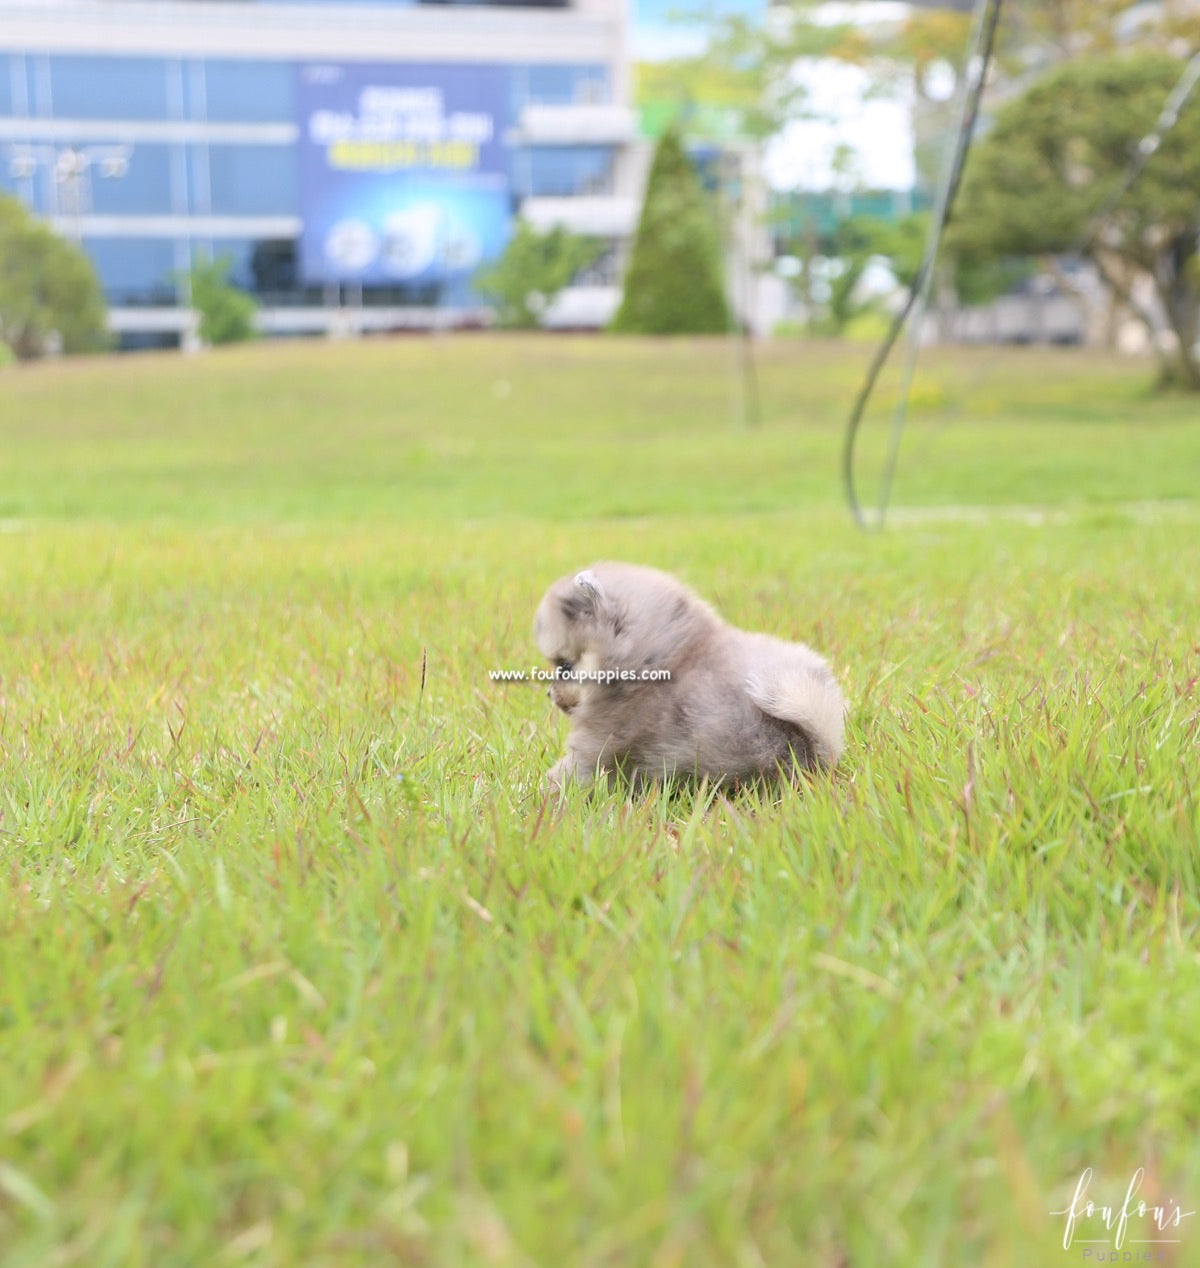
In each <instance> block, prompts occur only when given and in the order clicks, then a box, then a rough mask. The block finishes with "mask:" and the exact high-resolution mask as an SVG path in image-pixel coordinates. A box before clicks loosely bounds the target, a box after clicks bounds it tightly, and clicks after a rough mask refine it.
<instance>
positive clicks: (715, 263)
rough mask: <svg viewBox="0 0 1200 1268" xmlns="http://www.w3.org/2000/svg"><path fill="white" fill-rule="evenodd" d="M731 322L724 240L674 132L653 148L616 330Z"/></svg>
mask: <svg viewBox="0 0 1200 1268" xmlns="http://www.w3.org/2000/svg"><path fill="white" fill-rule="evenodd" d="M728 327H729V309H728V306H727V305H726V302H725V288H724V282H723V270H722V257H721V241H720V232H719V228H718V222H717V216H716V212H715V209H714V208H713V206H712V205H711V202H710V200H709V199H708V198H707V197H706V195H705V193H704V190H703V189H702V188H701V186H700V182H699V180H698V179H697V177H696V173H695V171H694V169H693V168H692V164H691V162H690V160H689V159H688V156H687V154H686V153H685V151H684V148H683V142H682V141H681V140H680V137H679V134H678V133H677V132H676V131H674V130H673V129H670V130H668V131H667V132H665V133H663V136H662V139H661V140H660V141H659V143H658V149H657V150H656V151H655V154H654V162H653V164H652V165H651V168H650V176H649V179H648V180H647V182H646V197H645V201H644V202H643V204H642V215H641V219H640V221H639V222H638V228H637V236H636V237H635V239H634V243H633V254H632V256H631V258H630V261H629V268H628V270H627V271H626V273H625V290H624V294H623V295H622V298H621V306H620V308H619V309H618V310H617V314H616V316H615V317H614V319H613V329H614V330H617V331H621V332H625V333H630V334H646V335H672V334H707V333H719V332H723V331H725V330H727V329H728Z"/></svg>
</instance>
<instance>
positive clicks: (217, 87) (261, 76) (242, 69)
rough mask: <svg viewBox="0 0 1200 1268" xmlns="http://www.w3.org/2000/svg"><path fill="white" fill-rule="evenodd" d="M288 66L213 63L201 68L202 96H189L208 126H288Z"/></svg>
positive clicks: (291, 103)
mask: <svg viewBox="0 0 1200 1268" xmlns="http://www.w3.org/2000/svg"><path fill="white" fill-rule="evenodd" d="M292 76H293V70H292V63H291V62H265V61H234V60H228V61H225V60H219V61H218V60H213V61H208V62H205V64H204V80H205V82H204V93H203V100H201V94H200V93H199V92H197V91H196V90H195V89H194V88H193V90H192V92H191V93H190V96H191V99H192V100H191V105H192V109H193V111H197V110H199V109H200V108H201V106H202V105H203V108H204V109H205V111H206V114H205V117H206V118H207V119H208V120H209V121H210V122H212V123H292V122H294V120H295V104H294V101H293V94H292Z"/></svg>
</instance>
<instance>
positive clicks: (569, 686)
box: [533, 569, 613, 713]
mask: <svg viewBox="0 0 1200 1268" xmlns="http://www.w3.org/2000/svg"><path fill="white" fill-rule="evenodd" d="M612 633H613V610H612V605H611V603H610V601H609V598H608V596H607V594H606V593H605V591H604V588H603V586H602V585H601V584H600V579H599V577H597V576H596V574H595V573H594V572H593V571H592V570H591V569H585V570H584V571H583V572H578V573H575V574H574V575H573V576H569V577H560V578H559V579H558V580H557V581H556V582H555V583H554V584H553V585H552V586H551V587H550V589H549V590H547V591H546V593H545V595H543V596H542V601H541V603H539V604H538V610H537V615H536V616H535V617H534V622H533V635H534V638H535V639H536V641H537V646H538V651H540V652H541V653H542V655H543V656H545V658H546V659H547V660H548V661H549V662H550V664H551V665H552V666H553V667H554V671H555V675H556V677H555V680H554V682H553V683H552V684H551V686H550V690H549V692H548V693H547V694H548V695H549V696H550V699H551V700H552V701H553V702H554V704H555V705H556V706H557V707H558V708H560V709H561V710H562V711H563V712H564V713H570V712H571V711H572V710H573V709H575V707H576V706H577V705H578V704H579V702H580V701H581V700H582V699H583V698H584V697H585V696H586V695H587V693H588V691H589V687H590V685H594V684H589V682H588V678H587V675H588V673H589V672H590V671H595V670H596V669H598V668H600V667H601V666H602V665H603V664H604V663H605V661H606V660H607V651H608V648H609V645H610V644H611V640H612Z"/></svg>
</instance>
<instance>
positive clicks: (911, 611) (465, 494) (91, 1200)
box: [0, 337, 1200, 1268]
mask: <svg viewBox="0 0 1200 1268" xmlns="http://www.w3.org/2000/svg"><path fill="white" fill-rule="evenodd" d="M867 351H868V350H864V349H855V348H839V347H837V346H832V345H831V346H819V345H818V346H814V345H804V344H798V343H797V344H776V345H773V346H771V347H769V348H766V349H764V350H763V351H762V353H761V359H760V366H759V372H760V377H761V385H760V386H761V395H762V404H763V410H762V413H763V418H762V423H761V425H760V426H759V427H757V428H753V429H745V428H739V427H738V426H736V425H735V419H736V414H737V410H736V408H735V405H736V396H735V394H734V393H733V392H732V390H731V389H732V382H733V379H732V369H733V363H732V359H731V356H730V353H729V351H728V349H727V348H726V347H725V346H724V345H723V344H720V343H706V342H703V341H697V342H689V341H680V342H662V343H659V342H622V341H618V340H610V339H596V340H583V339H579V340H575V339H544V340H520V339H502V338H492V337H464V338H461V339H411V340H401V341H392V342H367V343H360V344H350V345H335V344H309V343H305V344H299V343H298V344H293V345H270V346H268V345H263V346H257V347H251V348H245V349H238V350H233V351H229V352H225V353H220V354H209V355H206V356H204V357H200V358H195V359H190V360H189V359H180V358H175V357H130V358H124V359H117V358H114V359H108V360H98V361H90V362H80V363H75V364H60V365H44V366H37V367H33V368H18V367H8V368H6V369H4V370H3V371H0V875H2V876H3V884H2V885H0V1264H3V1265H4V1266H5V1268H10V1266H13V1265H30V1266H31V1268H42V1266H43V1265H76V1264H77V1265H86V1266H87V1268H93V1266H98V1268H106V1266H109V1265H111V1266H112V1268H128V1266H131V1265H147V1266H153V1268H159V1266H162V1265H169V1266H174V1265H207V1264H235V1263H244V1264H255V1265H292V1264H297V1265H300V1264H302V1265H330V1266H334V1265H357V1264H362V1265H377V1264H413V1265H429V1266H437V1268H440V1266H442V1265H464V1266H468V1265H471V1266H473V1265H539V1266H542V1265H544V1266H546V1268H557V1266H559V1265H586V1266H588V1268H593V1266H595V1268H601V1266H606V1268H607V1266H613V1268H617V1266H622V1268H623V1266H625V1265H631V1266H632V1265H636V1266H641V1265H647V1266H653V1268H668V1266H673V1265H681V1266H688V1268H690V1266H691V1265H700V1266H702V1268H707V1266H708V1265H713V1266H725V1265H736V1266H739V1268H741V1266H743V1265H745V1266H746V1268H757V1266H760V1265H769V1266H770V1268H777V1266H783V1268H790V1266H791V1265H801V1264H813V1265H821V1266H822V1268H835V1266H842V1265H855V1266H858V1265H877V1264H889V1265H890V1264H896V1265H943V1264H983V1265H998V1266H1007V1265H1015V1264H1033V1265H1054V1264H1058V1263H1063V1264H1068V1263H1087V1262H1089V1260H1088V1259H1087V1258H1085V1253H1089V1252H1090V1253H1091V1256H1092V1262H1099V1260H1098V1259H1097V1258H1096V1253H1097V1252H1098V1251H1101V1250H1103V1251H1104V1252H1105V1253H1106V1254H1107V1253H1109V1252H1110V1251H1112V1250H1113V1245H1114V1244H1116V1243H1117V1242H1120V1241H1123V1245H1122V1246H1121V1250H1120V1252H1119V1255H1118V1260H1117V1262H1146V1261H1143V1260H1138V1259H1136V1258H1130V1259H1124V1260H1121V1258H1120V1256H1122V1255H1125V1254H1130V1255H1135V1256H1136V1255H1150V1254H1157V1253H1159V1252H1161V1253H1162V1255H1163V1257H1164V1258H1163V1259H1162V1260H1160V1261H1158V1262H1167V1263H1171V1264H1173V1265H1175V1266H1176V1268H1178V1266H1180V1265H1188V1264H1200V1215H1194V1216H1187V1217H1182V1218H1180V1220H1179V1221H1178V1224H1176V1223H1174V1222H1173V1221H1172V1220H1171V1219H1170V1216H1171V1213H1172V1212H1173V1211H1175V1210H1177V1209H1180V1208H1182V1210H1183V1211H1186V1212H1193V1211H1198V1210H1200V1055H1198V1047H1200V800H1198V798H1200V791H1198V790H1200V759H1198V757H1197V752H1198V749H1200V743H1198V735H1197V731H1198V724H1200V693H1198V692H1197V687H1196V683H1197V677H1198V675H1200V496H1198V492H1197V483H1198V478H1200V403H1198V402H1196V401H1194V400H1188V399H1186V398H1183V397H1162V398H1156V397H1153V396H1151V395H1149V394H1148V390H1147V384H1148V382H1149V380H1150V378H1151V371H1150V370H1149V368H1148V367H1146V366H1142V365H1138V364H1136V363H1132V364H1131V363H1129V362H1125V361H1117V360H1114V359H1112V358H1110V357H1105V356H1100V355H1090V354H1082V353H1078V352H1074V353H1067V352H1033V351H1029V352H1013V351H1006V352H1002V353H995V352H990V351H984V352H978V353H966V352H962V351H944V352H940V353H931V354H929V355H927V356H926V357H924V358H923V361H922V365H921V369H920V371H919V373H918V377H917V383H916V391H915V396H914V404H913V409H912V416H911V421H910V424H909V427H908V429H907V431H906V433H905V440H904V447H903V449H902V452H901V459H900V468H899V475H898V479H897V482H896V486H895V491H894V500H895V503H896V510H895V513H894V514H893V515H892V518H891V520H890V524H889V527H888V529H887V531H885V532H883V533H878V534H870V535H864V534H860V533H858V532H857V531H856V530H855V529H854V528H853V527H852V525H851V524H850V521H849V519H848V516H847V514H846V513H845V511H844V510H843V509H842V508H841V506H840V502H839V499H840V485H839V474H838V456H839V449H840V444H841V426H842V424H843V421H844V418H845V415H846V413H847V412H848V409H849V405H850V401H851V399H852V396H853V392H854V390H855V388H856V387H857V384H858V379H859V375H860V373H861V370H862V366H863V362H864V360H865V357H866V355H867ZM888 406H889V401H888V399H887V397H886V394H885V396H884V397H883V398H882V399H881V401H880V403H879V405H878V407H877V409H876V411H875V414H874V416H873V418H872V420H871V424H870V427H869V432H868V435H867V436H866V437H865V439H864V446H863V465H862V472H861V480H862V484H863V486H864V496H865V498H866V500H868V501H869V500H870V497H871V491H872V488H873V484H872V481H873V480H874V478H875V473H876V472H877V470H878V466H879V460H880V458H881V456H882V454H883V451H884V442H885V433H886V424H887V417H886V416H887V410H888ZM602 557H609V558H625V559H630V560H635V561H641V562H647V563H652V564H655V565H657V566H660V567H664V568H667V569H669V570H670V571H673V572H676V573H678V574H679V575H681V576H682V577H683V578H685V579H686V580H687V581H689V582H690V583H692V584H693V585H694V586H696V588H697V589H699V590H700V591H701V593H702V594H704V595H705V596H706V597H708V598H709V599H711V600H712V601H713V602H714V603H716V605H717V606H718V607H719V608H720V610H721V611H722V612H723V613H724V615H726V616H727V617H729V618H730V619H731V620H733V621H735V622H737V623H738V624H740V625H743V626H747V627H752V628H761V629H764V630H769V631H771V632H774V633H777V634H781V635H784V636H790V637H796V638H802V639H805V640H806V641H810V642H812V643H813V644H814V645H815V646H816V647H818V648H819V649H820V650H821V651H823V652H824V653H825V654H826V655H827V656H828V657H829V658H830V659H831V661H832V662H833V664H834V665H835V667H836V668H837V670H838V672H839V676H840V677H841V680H842V682H843V685H844V688H845V690H846V693H847V695H848V697H849V698H850V701H851V706H852V715H851V719H850V723H849V727H848V735H847V740H848V743H847V752H846V756H845V758H844V759H843V762H842V764H841V766H840V767H839V768H838V770H837V771H836V772H835V774H834V775H833V777H832V778H831V779H828V780H825V779H818V780H815V781H814V782H813V783H812V785H811V787H808V788H806V789H805V790H804V791H803V792H802V793H791V792H789V793H788V794H786V795H784V796H782V797H781V798H780V800H779V801H778V802H777V803H776V804H772V802H771V800H770V799H769V798H763V797H756V796H751V795H747V796H742V797H739V798H737V799H736V800H732V801H728V800H725V799H723V798H720V797H714V796H712V795H711V794H704V793H700V794H697V795H692V796H687V795H674V796H665V795H656V796H649V797H646V798H644V799H641V800H636V801H626V800H624V799H622V798H619V797H614V798H609V799H603V798H597V799H592V800H588V799H585V798H582V797H580V796H578V794H575V795H573V796H572V797H571V798H570V799H569V800H568V801H567V803H566V804H565V805H564V806H563V807H561V808H559V809H556V807H555V806H554V805H553V804H548V803H547V801H546V799H545V798H544V797H543V794H542V791H541V777H542V775H543V773H544V771H545V770H546V769H547V767H548V766H549V765H550V764H551V763H552V762H553V761H554V760H555V759H556V757H557V756H558V755H559V753H560V752H561V744H562V738H563V732H564V728H563V724H562V722H561V721H560V720H559V719H558V718H557V717H555V716H553V715H552V711H551V709H550V707H549V704H548V702H547V701H546V700H545V698H544V696H543V694H542V693H541V691H540V690H538V689H535V688H534V687H522V686H499V685H496V684H493V683H491V682H489V680H488V670H489V669H503V668H528V667H530V666H531V665H533V664H534V663H535V662H536V652H535V649H534V647H533V642H532V636H531V630H530V625H531V621H532V615H533V610H534V607H535V605H536V603H537V600H538V598H539V596H540V595H541V593H542V591H543V590H544V589H545V587H546V585H547V584H548V583H549V582H550V581H551V580H553V579H554V578H555V577H556V576H558V575H560V574H561V573H563V572H565V571H567V570H569V569H571V568H573V567H577V566H582V565H583V564H586V563H588V562H590V561H592V560H593V559H596V558H602ZM1086 1168H1091V1169H1092V1172H1093V1175H1092V1179H1091V1182H1090V1187H1089V1189H1088V1191H1087V1194H1086V1198H1087V1200H1092V1201H1094V1202H1095V1203H1096V1206H1097V1207H1099V1206H1101V1205H1105V1206H1113V1207H1117V1208H1119V1207H1120V1206H1121V1205H1122V1203H1123V1202H1124V1200H1125V1197H1126V1192H1127V1190H1128V1189H1129V1187H1130V1182H1131V1177H1133V1176H1134V1174H1135V1172H1136V1171H1137V1170H1138V1169H1139V1168H1144V1176H1143V1178H1142V1180H1141V1189H1140V1192H1139V1193H1138V1194H1137V1196H1136V1197H1135V1198H1134V1200H1133V1202H1132V1203H1131V1204H1130V1205H1131V1209H1133V1208H1136V1203H1137V1201H1139V1200H1145V1201H1147V1203H1148V1204H1149V1205H1150V1206H1158V1207H1160V1208H1161V1209H1162V1211H1163V1220H1162V1222H1164V1223H1166V1225H1167V1226H1166V1228H1165V1229H1164V1230H1163V1231H1159V1229H1158V1227H1157V1225H1156V1224H1155V1222H1154V1220H1153V1219H1152V1218H1151V1216H1150V1214H1149V1213H1147V1214H1146V1215H1144V1216H1140V1215H1138V1214H1137V1212H1136V1209H1133V1214H1132V1215H1131V1217H1130V1219H1129V1220H1128V1223H1127V1226H1126V1227H1125V1228H1124V1229H1121V1228H1118V1227H1117V1226H1115V1225H1114V1227H1113V1228H1112V1229H1111V1230H1108V1229H1106V1228H1105V1227H1104V1224H1103V1222H1102V1220H1101V1218H1100V1215H1099V1212H1097V1213H1096V1215H1095V1216H1094V1217H1093V1218H1091V1219H1090V1220H1089V1219H1088V1218H1086V1217H1085V1216H1082V1215H1081V1218H1080V1219H1079V1221H1078V1222H1077V1223H1076V1225H1075V1227H1074V1230H1073V1244H1072V1245H1071V1247H1070V1248H1069V1249H1064V1246H1063V1242H1064V1234H1065V1231H1066V1224H1067V1220H1066V1218H1065V1216H1063V1215H1054V1214H1051V1212H1052V1211H1061V1210H1064V1209H1065V1208H1067V1207H1069V1206H1070V1205H1071V1203H1072V1199H1073V1197H1074V1195H1075V1192H1076V1188H1077V1185H1078V1184H1079V1183H1080V1177H1081V1175H1082V1173H1083V1172H1084V1170H1085V1169H1086ZM1080 1205H1081V1206H1082V1204H1080ZM1085 1238H1091V1239H1106V1240H1107V1241H1108V1242H1109V1243H1110V1244H1109V1245H1101V1244H1100V1243H1099V1242H1097V1241H1091V1242H1085V1241H1084V1240H1083V1239H1085ZM1151 1238H1165V1239H1176V1238H1178V1239H1182V1240H1181V1242H1180V1243H1179V1244H1173V1243H1172V1244H1162V1245H1151V1244H1149V1242H1147V1241H1146V1240H1145V1239H1151Z"/></svg>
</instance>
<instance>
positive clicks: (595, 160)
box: [512, 145, 613, 198]
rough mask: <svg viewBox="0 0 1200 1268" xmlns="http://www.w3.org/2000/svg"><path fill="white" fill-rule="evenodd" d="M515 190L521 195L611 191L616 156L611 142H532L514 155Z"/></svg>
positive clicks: (570, 195) (556, 195)
mask: <svg viewBox="0 0 1200 1268" xmlns="http://www.w3.org/2000/svg"><path fill="white" fill-rule="evenodd" d="M512 182H513V192H514V193H515V194H516V195H517V196H518V197H519V198H539V197H540V198H555V197H574V196H576V195H586V194H609V193H611V192H612V183H613V157H612V150H611V149H610V148H609V147H608V146H603V145H589V146H566V145H545V146H531V147H529V148H528V149H525V150H519V151H517V152H515V153H514V155H513V163H512Z"/></svg>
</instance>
